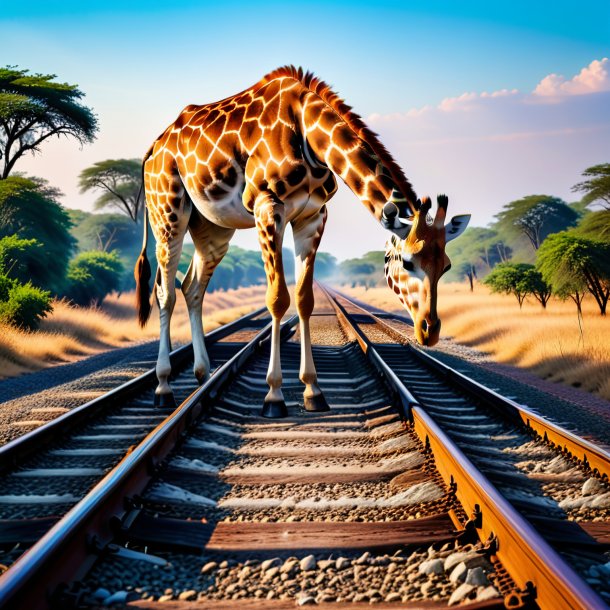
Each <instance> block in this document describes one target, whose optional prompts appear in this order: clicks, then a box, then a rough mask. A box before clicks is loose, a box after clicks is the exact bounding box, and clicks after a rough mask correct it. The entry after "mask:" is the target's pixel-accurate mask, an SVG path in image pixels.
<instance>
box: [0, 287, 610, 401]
mask: <svg viewBox="0 0 610 610" xmlns="http://www.w3.org/2000/svg"><path fill="white" fill-rule="evenodd" d="M341 289H342V290H343V291H344V292H345V293H346V294H349V295H351V296H354V297H356V298H358V299H360V300H362V301H365V302H367V303H370V304H371V305H375V306H377V307H380V308H382V309H386V310H388V311H398V312H401V313H403V314H405V315H406V312H404V311H401V310H400V309H399V304H398V303H397V301H396V299H395V297H394V295H393V294H392V293H390V292H389V291H388V289H387V288H386V287H385V286H382V287H377V288H368V289H366V288H363V287H356V288H346V287H342V288H341ZM439 291H440V292H439V314H440V316H441V319H442V336H444V337H453V338H454V340H455V341H457V342H459V343H461V344H463V345H466V346H469V347H471V348H474V349H477V350H480V351H482V352H484V353H486V354H487V355H488V356H489V357H490V358H491V359H492V360H495V361H496V362H501V363H504V364H510V365H513V366H517V367H521V368H524V369H527V370H529V371H530V372H532V373H534V374H536V375H538V376H540V377H542V378H545V379H549V380H551V381H555V382H560V383H565V384H568V385H571V386H573V387H578V388H581V389H583V390H585V391H588V392H591V393H594V394H597V395H599V396H601V397H602V398H605V399H607V400H610V347H609V346H608V342H607V337H608V330H609V329H608V325H609V324H610V321H609V320H608V319H607V318H605V317H602V316H601V315H600V314H599V308H598V307H597V306H596V304H595V302H594V300H593V298H592V297H587V298H586V299H585V301H584V303H583V319H582V321H581V323H580V324H579V321H578V318H577V315H576V307H575V305H574V303H573V302H572V301H560V300H558V299H551V300H550V302H549V304H548V306H547V308H546V310H544V309H542V307H541V306H540V304H539V303H538V302H537V301H535V300H534V299H533V298H528V299H526V301H525V303H524V304H523V309H521V310H520V309H519V306H518V304H517V300H516V299H515V297H513V296H511V295H503V294H492V293H491V292H490V291H489V289H488V288H487V287H486V286H483V285H480V284H477V285H475V290H474V292H470V290H469V288H468V286H467V284H465V283H464V284H461V283H446V284H441V285H440V287H439ZM264 295H265V287H264V286H252V287H248V288H240V289H236V290H227V291H224V290H221V291H216V292H212V293H210V294H208V295H206V298H205V302H204V326H205V329H206V331H208V332H209V331H211V330H213V329H214V328H216V327H218V326H220V325H221V324H225V323H227V322H230V321H231V320H234V319H236V318H238V317H240V316H242V315H244V314H246V313H248V312H249V311H252V310H254V309H256V308H257V307H260V306H262V305H263V304H264ZM53 307H54V309H53V313H51V314H50V315H49V316H48V317H47V318H46V319H44V320H43V321H42V323H41V326H40V330H38V331H31V332H28V331H23V330H19V329H16V328H14V327H12V326H8V325H3V326H1V327H0V371H1V373H0V375H1V376H2V377H11V376H14V375H19V374H22V373H25V372H28V371H35V370H39V369H42V368H46V367H49V366H53V365H55V364H60V363H63V362H73V361H75V360H78V359H80V358H83V357H86V356H88V355H92V354H96V353H99V352H101V351H104V350H107V349H112V348H116V347H125V346H127V345H129V344H132V343H133V342H141V341H150V340H154V339H156V338H158V332H159V322H158V315H157V311H156V308H154V309H153V315H152V316H151V319H150V321H149V323H148V325H147V326H146V327H145V328H144V329H141V328H140V327H139V326H138V324H137V322H136V319H135V315H134V307H135V299H134V295H133V293H124V294H122V295H120V296H117V295H116V294H113V295H111V296H109V297H108V298H107V299H106V300H105V301H104V303H103V305H102V306H101V307H98V308H85V307H74V306H72V305H69V304H68V303H66V302H65V301H56V302H55V303H54V304H53ZM172 338H173V341H174V343H175V344H176V345H178V344H181V343H185V342H188V341H190V326H189V321H188V316H187V312H186V307H185V305H184V300H183V299H182V296H181V295H178V299H177V303H176V310H175V313H174V316H173V318H172Z"/></svg>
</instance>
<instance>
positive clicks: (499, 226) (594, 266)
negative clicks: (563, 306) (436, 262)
mask: <svg viewBox="0 0 610 610" xmlns="http://www.w3.org/2000/svg"><path fill="white" fill-rule="evenodd" d="M583 177H584V178H586V180H583V181H582V182H579V183H578V184H576V185H575V186H574V187H573V191H574V192H578V193H581V194H583V198H582V200H581V201H578V202H575V203H571V204H568V203H566V202H565V201H562V200H561V199H559V198H557V197H553V196H550V195H529V196H527V197H523V198H522V199H518V200H516V201H512V202H510V203H507V204H506V205H505V206H504V207H503V208H502V209H501V210H500V212H499V213H498V214H497V215H496V216H495V220H494V222H492V223H491V224H490V225H489V226H488V227H471V228H468V229H466V231H465V233H464V235H463V236H462V237H461V238H460V239H457V240H455V241H452V242H451V243H450V244H448V246H447V254H448V256H449V258H450V259H451V263H452V267H451V271H449V272H448V273H447V278H448V279H449V280H454V281H456V280H466V281H467V282H468V284H469V286H470V290H474V288H475V284H476V282H477V281H481V282H482V283H484V284H486V285H487V286H489V287H490V288H491V290H492V291H494V292H503V293H506V294H512V295H514V296H515V298H516V299H517V302H518V304H519V306H520V307H521V306H522V305H523V302H524V300H525V299H526V298H527V297H532V298H534V299H536V300H537V301H538V302H539V303H540V304H541V306H542V307H544V308H546V306H547V303H548V302H549V299H550V298H551V297H552V296H555V297H557V298H559V299H571V300H572V301H574V303H575V304H576V307H577V311H578V313H579V314H581V313H582V300H583V298H584V297H585V295H587V294H590V295H591V296H592V297H593V299H594V300H595V302H596V303H597V305H598V307H599V311H600V313H601V314H602V315H605V314H606V309H607V304H608V300H609V298H610V164H602V165H595V166H593V167H590V168H587V169H586V170H585V171H584V172H583ZM593 207H597V209H596V210H593V209H590V208H593ZM600 208H601V209H600ZM382 269H383V253H382V252H369V253H367V254H365V255H364V256H362V257H360V258H356V259H350V260H347V261H343V262H342V263H340V264H339V266H338V279H339V280H340V281H341V282H343V283H348V284H352V285H363V286H374V285H378V284H379V285H381V284H383V283H385V280H384V278H383V272H382Z"/></svg>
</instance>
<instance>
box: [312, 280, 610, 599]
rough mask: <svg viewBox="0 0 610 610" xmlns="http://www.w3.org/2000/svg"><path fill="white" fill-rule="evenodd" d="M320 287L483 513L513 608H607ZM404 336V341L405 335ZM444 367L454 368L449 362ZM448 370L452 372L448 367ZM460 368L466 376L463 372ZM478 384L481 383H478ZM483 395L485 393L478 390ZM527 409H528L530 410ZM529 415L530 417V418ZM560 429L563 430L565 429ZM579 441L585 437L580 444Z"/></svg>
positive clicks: (448, 474)
mask: <svg viewBox="0 0 610 610" xmlns="http://www.w3.org/2000/svg"><path fill="white" fill-rule="evenodd" d="M320 287H321V289H322V290H323V291H324V292H325V293H326V294H327V296H328V297H329V300H330V302H331V303H332V304H333V306H334V307H335V309H336V311H337V315H338V317H339V319H340V320H341V321H342V323H343V324H347V328H346V331H347V332H348V333H350V334H352V335H353V336H356V337H358V343H359V344H360V345H361V347H362V349H363V351H364V352H365V353H366V355H367V357H368V358H369V359H370V360H371V362H372V363H373V364H374V365H375V366H376V367H377V369H378V370H379V372H380V373H381V374H382V375H383V376H384V377H385V379H386V380H387V382H388V384H389V385H390V387H391V388H392V390H393V392H394V393H395V395H398V396H400V397H401V404H402V405H403V409H404V408H405V404H407V410H406V411H405V413H404V415H405V418H408V419H409V420H410V421H411V422H412V425H413V429H414V431H415V433H416V434H417V435H418V437H419V438H420V440H421V441H422V442H423V443H424V444H425V445H426V446H427V447H428V448H429V449H430V451H431V452H432V455H433V457H434V461H435V464H436V467H437V469H438V471H439V473H440V474H441V476H442V478H443V480H444V481H445V483H446V485H447V486H448V487H449V488H451V489H453V490H454V491H455V496H456V499H457V500H458V502H459V503H460V504H461V506H462V507H463V509H464V511H465V513H466V514H467V515H471V514H472V515H477V519H476V520H474V521H473V522H474V523H476V531H477V535H478V537H479V539H480V540H481V541H483V542H489V541H491V543H492V544H493V545H495V548H494V553H495V555H496V556H497V558H498V559H499V560H500V561H501V563H502V565H503V566H504V567H505V568H506V570H507V571H508V573H509V574H510V575H511V577H512V578H513V580H514V582H515V583H516V585H517V586H518V587H519V589H520V590H519V591H515V592H514V594H512V595H511V596H509V597H508V598H507V599H506V600H505V603H506V605H507V607H517V606H520V605H522V604H523V603H524V600H527V598H528V597H530V598H531V597H533V598H534V599H535V602H536V604H537V605H538V606H539V607H540V608H542V609H544V610H573V609H582V610H593V609H597V608H599V609H600V610H601V609H602V608H607V605H606V604H605V602H604V601H603V600H602V599H601V598H600V597H599V596H598V595H597V593H595V592H594V591H593V590H592V589H591V587H589V585H588V584H587V583H586V582H585V581H584V580H583V579H582V578H581V577H580V576H579V575H578V574H577V573H576V572H575V571H574V570H573V569H572V568H571V567H570V566H569V565H568V564H567V563H566V562H565V561H564V560H563V559H562V558H561V556H560V555H559V554H558V553H557V552H556V551H555V550H554V549H553V548H552V547H551V546H550V545H549V544H548V543H547V542H546V541H545V540H544V539H543V538H542V537H541V536H540V535H539V534H538V532H537V531H536V530H535V529H534V527H533V526H532V525H531V524H530V523H529V522H528V521H526V520H525V519H524V518H523V517H522V516H521V515H520V514H519V513H518V512H517V511H516V510H515V509H514V508H513V506H512V505H511V504H509V503H508V502H507V501H506V500H505V499H504V497H503V496H502V495H501V494H500V493H499V492H498V490H497V489H496V488H495V487H494V486H493V485H492V484H491V483H490V482H489V480H488V479H487V478H486V477H485V476H484V475H483V474H482V473H480V472H479V471H478V470H477V469H476V468H475V466H474V465H473V464H472V462H471V461H470V460H469V459H468V458H467V457H466V456H465V455H464V454H463V452H462V451H461V450H460V449H459V448H458V447H457V446H456V445H455V443H454V442H453V441H452V440H451V439H450V438H449V437H448V436H447V435H446V434H445V433H444V432H443V431H442V430H441V429H440V428H439V426H438V425H437V424H436V423H435V422H434V420H433V419H432V418H431V417H430V415H429V414H428V413H427V412H426V411H425V410H424V409H423V408H422V407H421V406H420V405H419V404H417V401H416V400H415V399H413V400H410V399H406V397H411V398H412V396H411V394H410V392H409V391H408V389H407V388H406V387H405V386H404V384H403V383H402V382H401V381H400V380H399V379H398V378H397V377H396V375H395V374H393V371H392V370H391V368H390V367H389V366H388V365H387V364H386V363H385V362H384V361H383V359H382V358H381V357H380V356H379V355H378V354H377V352H376V350H375V348H374V346H373V344H372V342H371V341H370V340H369V339H368V338H367V337H366V336H365V335H364V333H363V332H362V331H361V330H360V329H359V328H358V326H357V324H356V323H355V322H352V321H351V320H350V315H349V313H348V312H347V311H346V309H345V308H344V307H343V305H341V304H340V303H339V302H338V301H337V299H336V297H335V295H334V294H333V291H332V290H331V289H329V288H327V287H325V286H320ZM341 298H342V299H345V300H346V301H348V302H350V304H351V305H353V306H354V307H356V308H358V309H360V310H361V311H363V312H365V313H366V314H367V315H369V316H371V317H372V318H373V319H374V320H375V321H376V322H377V323H378V324H380V325H381V327H382V328H389V329H390V330H391V334H392V335H396V334H398V333H397V331H396V329H393V328H392V327H390V326H389V325H387V324H385V323H384V322H383V321H381V320H379V318H377V317H376V316H375V315H374V314H372V313H371V312H368V311H366V310H364V309H363V308H361V307H360V306H358V305H356V304H354V303H352V302H351V301H349V299H347V298H346V297H344V296H342V295H341ZM402 341H403V342H404V338H403V339H402ZM437 362H438V361H437ZM439 364H440V363H439ZM442 366H443V367H445V368H446V369H449V367H446V365H442ZM450 370H451V369H450ZM445 372H446V373H447V374H449V372H448V371H445ZM454 373H455V374H457V375H461V374H460V373H457V372H454ZM461 377H462V378H464V379H465V380H466V381H468V382H470V381H471V380H467V378H465V376H463V375H461ZM472 383H473V384H476V382H472ZM475 388H476V389H475ZM477 390H479V391H480V392H481V394H482V396H481V397H482V398H484V399H485V400H486V401H487V400H489V399H490V396H489V394H488V393H487V392H490V393H491V394H493V395H494V396H493V397H492V398H493V399H494V401H498V400H500V399H503V397H501V396H500V395H499V394H496V393H495V392H492V391H491V390H489V389H488V388H485V387H484V386H482V385H480V384H476V385H470V386H469V391H470V392H471V393H473V392H477ZM477 396H479V395H478V393H477ZM503 400H507V399H503ZM509 402H510V407H511V409H521V411H518V413H523V415H519V417H521V418H522V420H523V422H524V423H526V424H527V425H530V427H532V428H533V429H534V430H535V429H536V428H534V426H532V425H531V423H529V422H531V421H533V418H532V416H533V415H534V414H532V413H531V412H528V411H527V410H526V409H523V408H522V407H520V405H517V404H516V403H514V402H512V401H509ZM524 412H527V414H526V413H524ZM514 415H515V414H514V413H513V416H514ZM525 418H527V421H526V419H525ZM535 418H536V420H535V423H536V425H538V426H540V429H542V426H543V425H544V426H546V425H549V426H552V427H554V428H559V427H558V426H554V425H553V424H550V423H549V422H546V420H544V419H543V418H541V417H540V416H535ZM545 429H546V427H545ZM559 430H561V429H560V428H559ZM561 433H562V434H561V439H563V441H564V443H566V444H567V442H568V440H569V441H570V443H573V444H575V445H578V447H580V449H579V451H580V452H581V453H583V452H585V451H586V453H585V454H584V455H587V456H589V455H595V456H597V457H598V458H599V459H600V460H602V462H603V455H604V452H603V451H602V450H601V449H599V448H595V449H597V451H596V452H595V453H594V454H593V452H592V451H591V447H592V445H591V443H588V442H587V441H584V440H582V439H578V437H576V436H575V435H573V434H571V433H569V432H567V431H561ZM579 441H581V442H580V443H579ZM562 446H563V445H562ZM593 448H594V447H593ZM574 451H577V449H576V448H574ZM588 459H589V463H592V461H591V459H590V458H588ZM594 463H595V464H596V466H595V467H596V468H598V469H599V467H600V466H601V467H603V468H606V469H607V468H608V465H609V463H610V462H609V461H608V460H607V459H606V461H605V462H603V463H602V464H599V462H598V461H595V462H594ZM600 472H606V470H603V471H602V470H600ZM461 525H464V524H461Z"/></svg>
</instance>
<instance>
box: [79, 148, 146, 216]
mask: <svg viewBox="0 0 610 610" xmlns="http://www.w3.org/2000/svg"><path fill="white" fill-rule="evenodd" d="M141 184H142V162H141V161H139V160H138V159H107V160H105V161H98V162H97V163H95V164H94V165H92V166H91V167H87V168H86V169H84V170H83V171H82V172H81V173H80V176H79V186H80V190H81V193H85V192H87V191H91V190H96V191H99V192H101V195H100V196H99V197H98V198H97V200H96V201H95V207H96V209H102V208H108V207H114V208H116V209H118V210H119V211H120V212H122V213H123V214H127V216H128V217H129V218H131V220H133V221H134V222H137V221H138V218H139V217H140V216H141V213H142V210H143V206H142V203H143V197H142V193H141V192H140V187H141Z"/></svg>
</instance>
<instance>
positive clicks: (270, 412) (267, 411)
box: [261, 400, 288, 419]
mask: <svg viewBox="0 0 610 610" xmlns="http://www.w3.org/2000/svg"><path fill="white" fill-rule="evenodd" d="M261 415H262V416H263V417H268V418H269V419H277V418H280V417H288V409H287V408H286V403H285V402H284V401H283V400H266V401H265V403H264V404H263V410H262V411H261Z"/></svg>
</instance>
